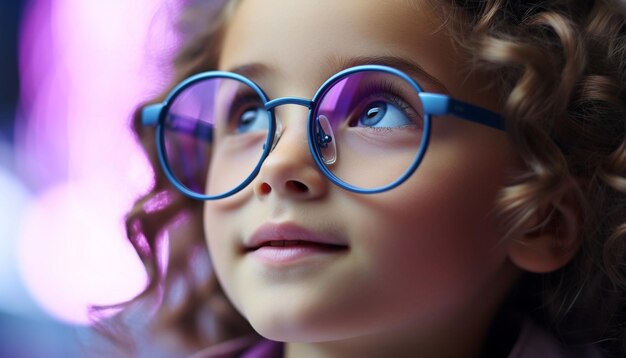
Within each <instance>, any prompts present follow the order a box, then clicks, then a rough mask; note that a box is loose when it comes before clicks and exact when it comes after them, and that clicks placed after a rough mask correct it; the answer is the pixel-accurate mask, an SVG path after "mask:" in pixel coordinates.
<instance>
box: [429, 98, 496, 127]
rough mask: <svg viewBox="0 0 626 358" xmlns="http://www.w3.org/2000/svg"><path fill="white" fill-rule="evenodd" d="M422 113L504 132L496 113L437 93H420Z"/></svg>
mask: <svg viewBox="0 0 626 358" xmlns="http://www.w3.org/2000/svg"><path fill="white" fill-rule="evenodd" d="M419 96H420V98H421V99H422V103H423V104H424V112H425V113H428V114H430V115H434V116H445V115H449V114H451V115H454V116H456V117H459V118H463V119H466V120H469V121H472V122H475V123H479V124H482V125H485V126H488V127H491V128H495V129H499V130H505V129H506V125H505V121H504V118H503V117H502V116H501V115H499V114H498V113H495V112H492V111H490V110H487V109H484V108H481V107H478V106H475V105H473V104H470V103H466V102H462V101H459V100H456V99H454V98H451V97H450V96H447V95H444V94H438V93H426V92H421V93H420V94H419Z"/></svg>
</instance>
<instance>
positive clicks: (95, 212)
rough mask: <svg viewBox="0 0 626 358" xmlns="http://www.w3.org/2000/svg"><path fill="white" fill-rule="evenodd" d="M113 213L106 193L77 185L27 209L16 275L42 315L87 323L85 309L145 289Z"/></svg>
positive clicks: (56, 191)
mask: <svg viewBox="0 0 626 358" xmlns="http://www.w3.org/2000/svg"><path fill="white" fill-rule="evenodd" d="M87 203H91V205H86V204H87ZM96 203H101V204H108V205H97V204H96ZM94 204H96V205H94ZM118 209H120V207H119V206H116V205H112V203H111V202H110V199H109V198H108V197H107V193H106V192H103V193H100V194H98V193H97V192H95V191H93V190H91V189H90V188H87V187H81V186H80V184H78V183H68V184H65V185H62V186H58V187H56V188H53V189H51V190H48V191H47V192H46V194H45V195H43V196H42V197H40V198H39V199H38V200H37V201H36V202H34V203H33V204H32V205H31V206H30V207H29V208H28V210H27V213H26V215H25V217H24V219H23V225H22V232H21V240H20V242H19V246H18V252H17V253H18V259H19V263H20V271H21V273H22V277H23V278H24V281H25V283H26V286H27V288H28V289H29V291H30V292H31V294H32V295H33V297H34V298H35V300H36V301H37V302H38V303H39V304H40V305H41V306H42V307H43V308H44V309H45V310H46V311H47V312H48V313H50V314H52V315H53V316H55V317H57V318H58V319H61V320H64V321H70V322H73V323H78V324H84V323H88V322H89V319H88V315H87V307H88V306H89V305H92V304H111V303H116V302H122V301H124V300H126V299H129V298H131V297H132V296H133V294H135V293H137V292H138V289H139V288H141V287H142V286H143V285H144V284H145V274H144V271H143V268H142V266H141V264H140V262H139V261H138V260H137V259H136V257H135V255H134V253H133V251H132V249H131V248H130V245H129V244H126V243H125V242H123V241H122V240H119V237H120V232H119V226H120V222H121V218H120V215H119V211H118Z"/></svg>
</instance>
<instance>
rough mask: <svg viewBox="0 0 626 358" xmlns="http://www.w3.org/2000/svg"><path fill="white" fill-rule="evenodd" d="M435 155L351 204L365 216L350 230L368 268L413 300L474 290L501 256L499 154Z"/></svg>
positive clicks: (499, 262) (503, 255)
mask: <svg viewBox="0 0 626 358" xmlns="http://www.w3.org/2000/svg"><path fill="white" fill-rule="evenodd" d="M433 152H435V151H433ZM439 154H441V155H439V156H436V158H433V160H430V161H428V160H425V162H424V163H423V166H422V167H420V169H418V172H417V173H416V174H415V175H414V177H413V178H411V179H410V180H409V181H408V182H407V183H405V184H403V185H402V186H400V187H398V188H397V189H396V190H395V191H391V192H389V193H386V194H383V195H381V196H378V197H367V198H359V199H357V200H358V201H359V202H358V205H354V208H355V209H354V210H355V211H356V212H355V217H360V218H363V220H361V221H360V223H361V224H360V225H359V226H354V230H355V232H354V234H353V235H352V236H353V237H355V238H359V237H360V239H358V240H359V241H360V242H361V243H360V246H359V247H357V248H356V250H363V252H362V256H363V257H368V259H369V260H371V262H368V265H367V267H368V268H369V272H368V275H370V277H372V278H373V277H377V280H378V281H379V282H380V283H382V284H383V285H385V286H387V290H388V291H390V292H393V291H397V292H398V293H400V295H401V296H402V295H403V296H405V297H407V298H409V296H414V297H410V299H414V298H415V296H419V297H420V299H419V300H416V301H415V302H419V301H420V300H422V301H429V300H428V299H426V300H424V298H425V296H430V297H431V298H432V299H434V300H440V302H445V301H446V300H447V301H449V300H450V299H453V298H454V297H459V298H461V297H468V295H474V294H477V292H476V291H475V290H476V289H477V288H476V287H480V286H482V285H484V284H486V283H487V282H488V281H489V280H490V279H491V278H492V277H493V275H494V274H495V273H496V271H497V270H498V268H499V267H500V266H501V265H502V264H503V262H504V261H505V260H506V250H505V247H504V245H500V240H501V233H500V231H499V229H498V226H497V225H496V220H495V217H494V203H495V201H496V197H497V195H498V192H499V188H500V187H501V185H502V184H503V177H504V174H503V170H502V168H503V167H504V166H503V165H502V164H501V161H502V159H501V158H492V159H497V160H496V161H490V158H485V162H482V163H484V164H480V163H481V161H475V160H471V159H472V158H468V159H469V160H468V161H459V160H458V159H457V160H456V161H455V160H452V159H451V158H446V156H445V155H444V154H445V153H439ZM457 157H458V155H457ZM435 159H437V160H435ZM440 163H447V164H440ZM469 163H473V164H471V165H470V164H469ZM477 163H479V164H477ZM401 296H400V297H401Z"/></svg>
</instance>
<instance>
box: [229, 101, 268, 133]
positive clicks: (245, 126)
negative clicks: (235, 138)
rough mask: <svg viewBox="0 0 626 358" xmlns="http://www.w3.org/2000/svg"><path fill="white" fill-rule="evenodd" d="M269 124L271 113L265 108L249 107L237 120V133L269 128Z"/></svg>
mask: <svg viewBox="0 0 626 358" xmlns="http://www.w3.org/2000/svg"><path fill="white" fill-rule="evenodd" d="M268 126H269V113H268V112H267V111H266V110H265V108H263V107H260V108H258V107H257V108H248V109H246V110H245V111H243V113H241V115H240V116H239V118H238V120H237V128H236V133H248V132H253V131H259V130H264V129H267V128H268Z"/></svg>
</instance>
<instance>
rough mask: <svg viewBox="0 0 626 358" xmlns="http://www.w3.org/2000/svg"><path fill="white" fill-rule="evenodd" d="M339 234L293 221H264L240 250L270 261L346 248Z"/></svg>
mask: <svg viewBox="0 0 626 358" xmlns="http://www.w3.org/2000/svg"><path fill="white" fill-rule="evenodd" d="M347 249H348V244H347V242H346V241H345V240H343V239H342V238H340V237H338V236H335V235H329V234H326V233H320V232H314V231H310V230H308V229H306V228H304V227H302V226H299V225H297V224H293V223H281V224H265V225H263V226H261V227H260V228H258V229H257V230H256V231H255V232H254V233H253V234H252V236H250V237H249V238H248V240H246V241H245V242H244V253H245V254H246V255H252V256H254V257H255V258H257V259H259V260H261V261H263V262H264V263H266V264H270V265H281V264H290V263H294V262H296V261H299V260H301V259H306V258H310V257H319V256H328V255H335V254H338V253H343V252H346V251H347Z"/></svg>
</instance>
